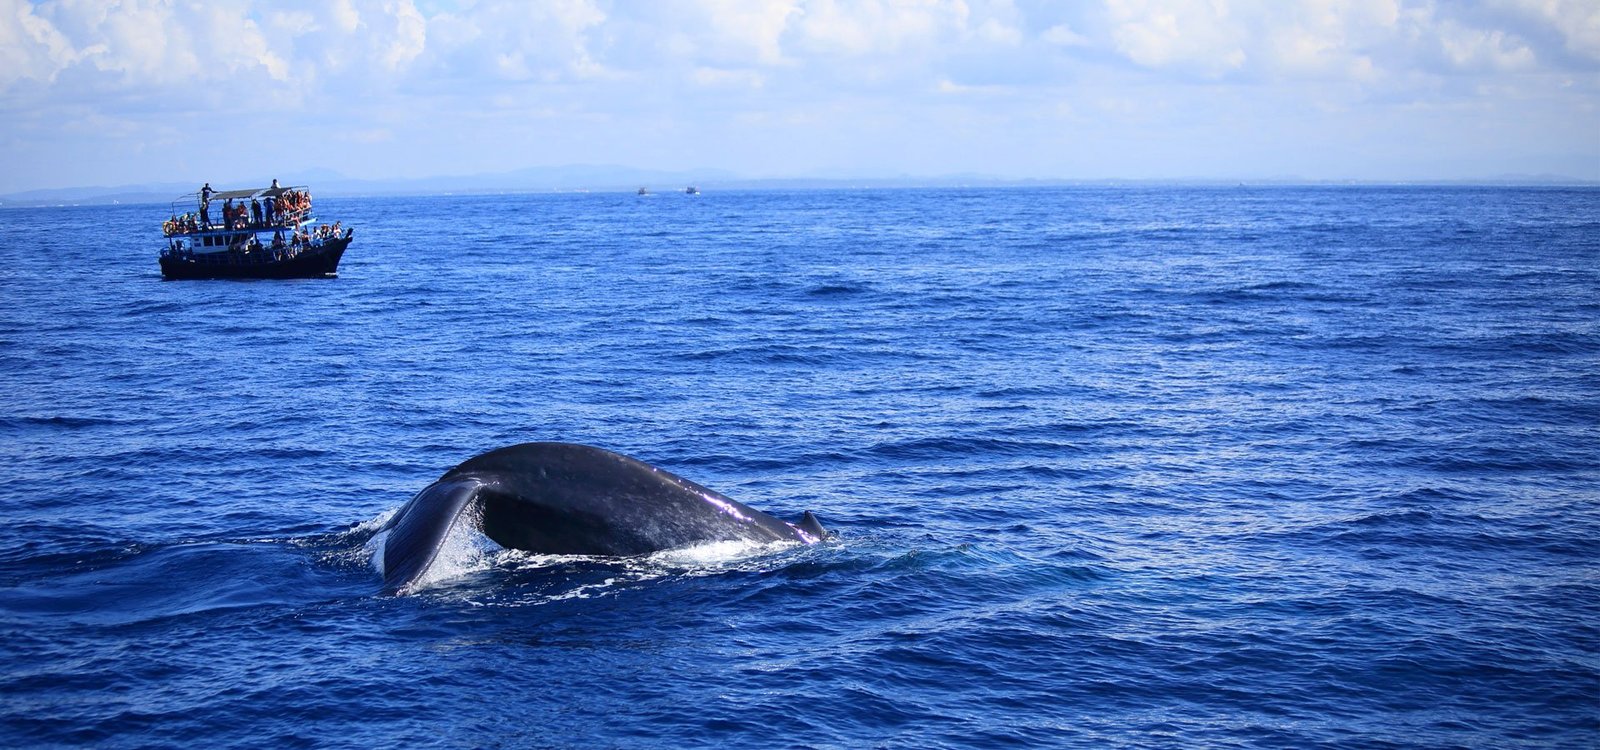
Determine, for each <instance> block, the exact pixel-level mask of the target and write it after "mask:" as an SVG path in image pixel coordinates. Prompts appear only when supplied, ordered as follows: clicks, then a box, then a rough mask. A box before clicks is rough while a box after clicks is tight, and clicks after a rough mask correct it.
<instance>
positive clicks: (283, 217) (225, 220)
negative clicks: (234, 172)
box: [161, 185, 316, 237]
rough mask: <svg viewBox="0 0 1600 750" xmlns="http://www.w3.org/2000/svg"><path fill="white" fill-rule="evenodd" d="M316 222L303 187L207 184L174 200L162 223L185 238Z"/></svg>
mask: <svg viewBox="0 0 1600 750" xmlns="http://www.w3.org/2000/svg"><path fill="white" fill-rule="evenodd" d="M218 203H221V205H220V206H218V205H217V204H218ZM190 206H193V209H192V210H191V209H190V208H189V207H190ZM315 221H316V219H315V218H314V217H313V216H312V213H311V191H310V190H308V189H307V188H305V187H304V186H291V187H278V186H273V187H265V188H254V189H250V190H211V189H210V186H209V185H208V186H207V187H206V188H204V189H202V190H200V191H197V192H194V193H187V194H185V195H181V196H179V197H178V198H177V199H176V200H174V201H173V202H172V216H171V218H169V219H167V220H166V221H164V222H162V224H161V234H162V236H163V237H184V236H204V235H211V234H224V233H228V234H231V233H235V232H249V231H254V232H261V231H270V230H277V229H290V230H293V229H298V228H300V227H301V226H304V225H306V224H310V223H314V222H315Z"/></svg>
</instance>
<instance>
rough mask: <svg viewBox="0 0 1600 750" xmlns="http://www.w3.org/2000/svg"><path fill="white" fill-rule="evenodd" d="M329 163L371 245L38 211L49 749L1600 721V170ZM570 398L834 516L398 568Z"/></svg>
mask: <svg viewBox="0 0 1600 750" xmlns="http://www.w3.org/2000/svg"><path fill="white" fill-rule="evenodd" d="M318 206H319V209H320V210H319V213H320V214H321V216H322V217H323V218H325V219H326V220H329V221H331V220H334V219H339V220H342V221H343V222H344V223H345V224H346V225H347V226H353V227H355V231H356V234H355V243H354V244H353V245H352V247H351V249H350V252H349V253H348V254H347V255H346V259H345V262H344V264H343V265H342V266H341V273H340V277H339V278H338V279H335V280H316V281H292V282H163V281H161V280H160V277H159V273H158V268H157V264H156V253H157V250H158V249H159V247H160V245H161V241H160V239H159V237H158V230H159V225H160V221H161V220H162V219H163V218H165V216H166V211H167V207H166V206H164V205H157V206H113V207H61V208H43V209H4V210H0V463H3V464H4V466H5V470H4V471H3V472H0V513H3V519H4V524H3V526H0V635H3V637H0V745H4V746H10V747H57V746H80V745H87V746H95V747H110V748H134V747H141V748H142V747H205V746H231V747H333V748H343V747H347V748H372V747H399V746H427V747H448V748H457V747H459V748H485V747H487V748H493V747H505V748H521V747H531V748H544V747H549V748H612V747H615V748H633V747H640V748H655V747H664V748H731V747H756V748H872V747H883V748H941V747H950V748H969V747H970V748H994V747H1081V748H1107V747H1153V748H1165V747H1221V748H1383V747H1408V748H1409V747H1424V748H1434V747H1437V748H1455V747H1463V748H1479V747H1492V748H1516V747H1529V748H1535V747H1537V748H1548V747H1570V748H1594V747H1596V746H1597V745H1600V439H1597V438H1600V429H1597V427H1600V190H1592V189H1579V190H1568V189H1554V188H1551V189H1532V188H1523V189H1517V188H1437V187H1416V188H1412V187H1393V188H1388V187H1264V188H1257V187H1249V188H1247V187H1238V188H1234V187H1193V188H1191V187H1170V186H1162V187H1125V186H1117V187H1073V188H1061V189H992V190H860V191H852V190H842V191H803V192H776V191H773V192H728V193H719V192H717V191H714V190H712V191H708V192H706V193H705V194H703V195H700V196H686V195H682V194H659V195H655V196H650V197H643V198H641V197H638V196H635V195H631V194H587V195H513V196H459V197H451V196H439V197H415V198H412V197H407V198H381V199H380V198H332V197H330V198H324V199H320V200H319V202H318ZM535 440H560V441H568V442H580V443H589V444H593V445H598V446H602V447H606V448H609V449H612V450H616V451H619V452H622V453H626V454H628V455H632V456H635V457H638V458H640V459H642V460H645V461H648V462H651V463H653V464H656V465H658V466H661V467H663V468H666V469H668V470H670V471H672V472H675V473H677V474H680V475H682V476H684V477H686V478H689V479H691V480H694V481H696V482H699V483H701V484H704V485H707V486H709V487H712V488H715V489H717V490H720V491H722V492H724V493H726V494H728V495H731V496H733V497H735V498H737V499H739V500H741V501H743V502H745V503H747V504H749V505H752V506H755V507H757V508H760V509H763V510H766V511H768V512H770V513H773V514H775V515H778V516H779V517H782V518H789V519H793V518H796V517H798V515H799V514H800V513H801V512H802V511H804V510H814V511H815V512H816V513H817V514H818V515H819V516H820V517H821V518H822V520H823V522H824V523H825V524H827V525H828V526H829V527H830V529H831V530H833V531H834V532H836V534H837V536H836V538H834V539H831V540H830V541H828V542H826V543H824V544H821V545H817V546H811V547H770V548H751V547H741V546H738V545H709V546H706V547H702V548H696V549H690V550H679V551H673V552H669V553H663V554H659V555H655V556H651V557H648V558H640V559H574V558H550V557H540V556H536V555H529V554H525V553H518V552H507V551H504V550H499V549H497V548H495V547H494V546H493V545H492V544H491V543H488V542H486V541H485V540H483V539H481V538H475V537H474V536H472V535H471V534H464V535H462V536H461V538H458V539H454V540H452V547H451V550H450V552H449V554H448V555H447V556H446V558H447V559H446V560H445V561H444V563H443V564H441V565H440V567H439V568H438V569H437V570H436V573H437V575H436V576H435V580H433V582H432V583H431V585H430V586H429V587H427V588H426V589H425V590H424V591H422V592H421V593H419V594H418V595H415V596H410V597H399V598H397V597H388V596H381V595H379V593H378V590H379V584H380V579H379V576H378V574H377V573H376V572H375V571H374V569H373V566H372V564H371V561H370V550H369V549H368V548H367V543H368V541H369V540H370V538H371V536H372V534H373V532H374V529H375V527H376V525H377V522H378V521H380V520H381V519H383V518H384V517H385V516H386V515H387V514H388V513H391V512H392V511H393V510H394V509H396V508H397V507H398V506H400V505H401V504H403V503H404V502H405V501H406V500H407V499H409V498H410V496H411V495H412V494H414V493H416V492H417V491H418V490H420V489H422V488H423V487H425V486H427V485H428V484H429V483H430V482H431V481H433V479H435V478H436V477H438V475H439V474H441V473H442V472H444V471H445V470H447V469H448V468H450V467H451V466H454V465H455V464H457V463H459V462H461V461H463V460H465V459H467V458H469V457H471V456H473V455H476V454H478V453H481V452H483V451H486V450H488V449H491V448H495V447H499V446H504V445H510V444H514V443H519V442H526V441H535Z"/></svg>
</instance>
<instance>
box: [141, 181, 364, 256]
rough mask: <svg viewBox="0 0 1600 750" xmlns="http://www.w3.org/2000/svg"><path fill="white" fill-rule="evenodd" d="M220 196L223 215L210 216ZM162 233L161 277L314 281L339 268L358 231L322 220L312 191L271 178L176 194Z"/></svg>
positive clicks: (162, 227)
mask: <svg viewBox="0 0 1600 750" xmlns="http://www.w3.org/2000/svg"><path fill="white" fill-rule="evenodd" d="M217 201H222V203H223V206H222V207H221V210H220V212H219V213H220V214H221V215H220V216H212V214H211V209H212V207H213V206H212V204H213V203H216V202H217ZM234 201H238V206H237V207H235V206H234ZM191 207H192V208H195V209H197V210H194V211H190V210H188V209H189V208H191ZM180 212H181V213H180ZM214 218H220V219H221V221H220V222H217V221H213V219H214ZM285 233H287V236H285ZM161 234H162V236H163V237H165V238H166V240H167V247H166V248H165V249H163V250H162V251H161V275H162V276H164V277H166V278H168V279H315V278H332V277H334V276H337V275H338V274H339V259H340V258H342V257H344V251H345V248H347V247H349V246H350V240H351V238H352V236H354V235H355V230H354V229H342V228H341V227H340V225H339V224H338V223H337V222H335V223H334V224H333V225H332V226H329V225H327V224H323V225H321V226H318V225H317V220H316V218H315V217H314V216H312V214H311V191H310V190H307V189H306V188H304V187H278V186H277V184H276V183H274V184H273V186H272V187H269V188H258V189H253V190H224V191H213V190H211V188H210V186H209V185H208V186H207V187H206V188H205V190H204V191H202V192H198V193H190V194H187V195H183V196H179V198H178V199H177V200H175V201H173V202H172V218H170V219H167V220H166V222H164V223H163V224H162V226H161ZM263 237H266V238H267V240H266V241H265V242H263V241H262V238H263Z"/></svg>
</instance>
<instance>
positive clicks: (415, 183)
mask: <svg viewBox="0 0 1600 750" xmlns="http://www.w3.org/2000/svg"><path fill="white" fill-rule="evenodd" d="M274 178H276V179H277V180H278V181H279V183H280V184H283V185H309V186H311V188H312V189H313V190H314V191H315V192H316V194H317V195H320V196H382V195H443V194H475V193H476V194H501V193H543V192H581V191H588V192H622V191H626V192H632V191H634V190H637V189H639V188H641V187H645V188H648V189H650V190H651V191H652V192H673V191H679V190H682V189H684V188H685V187H688V186H690V185H693V186H695V187H698V188H700V189H701V190H814V189H839V188H919V187H926V188H941V187H1028V186H1049V185H1061V186H1067V185H1119V184H1120V185H1160V184H1176V185H1240V184H1243V185H1507V186H1510V185H1527V186H1582V187H1593V186H1600V181H1595V180H1584V179H1579V178H1576V177H1566V176H1562V175H1497V176H1492V177H1485V178H1483V179H1477V180H1429V179H1415V180H1340V179H1305V178H1300V177H1293V176H1288V177H1272V178H1252V177H1238V178H1230V179H1222V178H1192V179H1185V178H1173V179H1122V178H1102V179H1066V178H1063V179H1017V178H1008V177H999V176H994V175H983V174H950V175H933V176H914V175H899V176H862V177H848V176H814V177H747V176H742V175H738V174H735V173H733V172H728V171H725V170H716V169H700V170H687V171H666V170H649V169H635V168H631V167H622V166H609V165H591V164H574V165H567V166H559V167H532V168H528V169H518V170H514V171H510V172H496V173H490V174H477V175H450V176H439V177H421V178H397V179H383V180H364V179H356V178H351V177H346V176H344V175H342V174H340V173H338V172H335V171H333V170H311V171H306V172H292V173H284V174H280V175H268V176H263V177H254V178H249V179H239V180H213V181H212V183H211V184H212V187H214V188H216V189H218V190H236V189H244V188H249V187H255V186H266V185H268V184H271V182H272V180H273V179H274ZM198 188H199V183H190V182H158V183H147V184H140V185H119V186H115V187H105V186H93V187H71V188H55V189H48V190H28V191H23V192H19V193H9V194H4V195H0V207H4V208H19V207H31V206H59V205H107V204H115V203H168V202H171V201H172V200H174V199H176V198H177V197H178V196H181V195H185V194H192V193H194V192H195V191H196V190H197V189H198Z"/></svg>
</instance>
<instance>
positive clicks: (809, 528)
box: [795, 510, 828, 541]
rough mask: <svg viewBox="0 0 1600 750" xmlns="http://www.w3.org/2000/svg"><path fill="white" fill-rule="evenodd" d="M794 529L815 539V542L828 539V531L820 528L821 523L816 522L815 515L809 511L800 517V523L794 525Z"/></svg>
mask: <svg viewBox="0 0 1600 750" xmlns="http://www.w3.org/2000/svg"><path fill="white" fill-rule="evenodd" d="M795 528H797V529H799V530H801V531H804V532H805V533H807V534H810V535H811V536H814V537H816V538H817V541H822V540H823V539H826V538H828V530H827V529H824V528H822V522H821V521H818V520H817V516H816V514H815V513H812V512H811V511H809V510H808V511H806V512H805V514H804V515H802V516H800V523H797V524H795Z"/></svg>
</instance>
